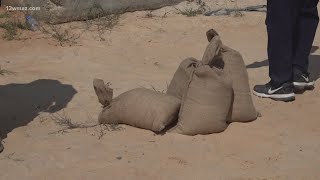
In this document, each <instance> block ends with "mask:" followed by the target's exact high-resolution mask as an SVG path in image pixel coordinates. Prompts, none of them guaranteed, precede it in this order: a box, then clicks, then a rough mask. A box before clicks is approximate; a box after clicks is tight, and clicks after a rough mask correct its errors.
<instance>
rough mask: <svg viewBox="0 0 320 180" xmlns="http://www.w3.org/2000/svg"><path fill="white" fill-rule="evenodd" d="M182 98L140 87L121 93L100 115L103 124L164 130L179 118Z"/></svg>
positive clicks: (156, 130)
mask: <svg viewBox="0 0 320 180" xmlns="http://www.w3.org/2000/svg"><path fill="white" fill-rule="evenodd" d="M179 109H180V100H179V99H177V98H176V97H174V96H170V95H166V94H163V93H159V92H156V91H153V90H150V89H144V88H138V89H133V90H130V91H127V92H125V93H123V94H120V95H119V96H118V97H116V98H115V99H113V100H112V102H111V104H110V105H108V106H107V107H105V108H104V109H103V110H102V112H101V113H100V115H99V123H101V124H127V125H131V126H134V127H138V128H143V129H148V130H152V131H154V132H160V131H162V130H163V129H164V128H165V127H166V126H167V125H169V124H170V123H172V122H173V121H175V120H177V118H178V113H179Z"/></svg>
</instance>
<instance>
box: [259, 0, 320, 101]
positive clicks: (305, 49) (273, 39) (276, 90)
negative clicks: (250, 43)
mask: <svg viewBox="0 0 320 180" xmlns="http://www.w3.org/2000/svg"><path fill="white" fill-rule="evenodd" d="M318 3H319V0H267V18H266V25H267V33H268V58H269V76H270V79H271V81H270V82H268V83H267V84H264V85H256V86H255V87H254V89H253V94H254V95H256V96H259V97H264V98H271V99H273V100H280V101H293V100H295V93H294V90H295V89H299V90H301V89H307V88H309V89H310V88H313V87H314V84H315V82H314V81H313V80H311V79H310V78H309V73H308V66H309V55H310V51H311V48H312V44H313V41H314V37H315V34H316V30H317V27H318V23H319V15H318V9H317V5H318Z"/></svg>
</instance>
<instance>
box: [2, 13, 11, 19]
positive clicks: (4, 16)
mask: <svg viewBox="0 0 320 180" xmlns="http://www.w3.org/2000/svg"><path fill="white" fill-rule="evenodd" d="M9 17H10V14H9V13H8V12H5V13H4V14H0V18H9Z"/></svg>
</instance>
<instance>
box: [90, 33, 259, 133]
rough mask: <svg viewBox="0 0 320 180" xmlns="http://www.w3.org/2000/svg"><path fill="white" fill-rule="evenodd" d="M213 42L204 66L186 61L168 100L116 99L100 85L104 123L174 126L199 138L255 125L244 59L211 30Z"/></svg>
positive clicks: (148, 96) (149, 94) (131, 95)
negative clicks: (241, 125) (245, 124)
mask: <svg viewBox="0 0 320 180" xmlns="http://www.w3.org/2000/svg"><path fill="white" fill-rule="evenodd" d="M207 38H208V41H209V42H210V43H209V45H208V46H207V48H206V50H205V52H204V55H203V58H202V60H201V61H198V60H196V59H194V58H187V59H185V60H183V61H182V63H181V64H180V66H179V68H178V69H177V71H176V72H175V74H174V77H173V79H172V80H171V82H170V85H169V87H168V90H167V93H166V94H164V93H159V92H156V91H153V90H149V89H144V88H138V89H133V90H130V91H127V92H125V93H123V94H121V95H119V96H118V97H116V98H114V99H112V96H113V91H112V89H110V88H109V87H108V86H107V85H105V84H104V82H103V81H102V80H95V81H94V88H95V92H96V94H97V95H98V98H99V102H100V103H101V104H103V105H104V109H103V111H102V112H101V113H100V115H99V122H100V123H102V124H127V125H131V126H134V127H139V128H144V129H149V130H152V131H155V132H160V131H163V130H164V129H167V127H170V126H172V128H171V129H170V130H169V131H170V132H176V133H180V134H185V135H197V134H211V133H219V132H222V131H224V130H225V129H226V128H227V126H228V123H230V122H248V121H252V120H255V119H256V118H257V111H256V110H255V107H254V105H253V102H252V98H251V93H250V88H249V81H248V74H247V70H246V67H245V64H244V61H243V59H242V56H241V55H240V53H239V52H237V51H235V50H233V49H231V48H229V47H227V46H225V45H223V44H222V42H221V39H220V36H219V35H218V33H217V32H216V31H214V30H209V31H208V32H207Z"/></svg>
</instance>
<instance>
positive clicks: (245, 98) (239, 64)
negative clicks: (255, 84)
mask: <svg viewBox="0 0 320 180" xmlns="http://www.w3.org/2000/svg"><path fill="white" fill-rule="evenodd" d="M221 55H222V60H223V62H224V71H225V72H226V73H227V74H228V76H229V77H230V78H231V79H232V82H233V84H232V87H233V93H234V97H233V105H232V106H233V107H232V113H231V119H230V120H228V122H250V121H253V120H256V119H257V117H258V112H257V110H256V108H255V106H254V104H253V100H252V95H251V90H250V85H249V77H248V72H247V69H246V66H245V63H244V61H243V58H242V56H241V54H240V53H239V52H238V51H236V50H233V49H231V48H229V47H227V46H223V49H222V51H221Z"/></svg>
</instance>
